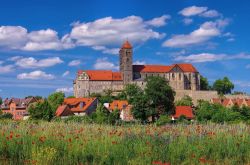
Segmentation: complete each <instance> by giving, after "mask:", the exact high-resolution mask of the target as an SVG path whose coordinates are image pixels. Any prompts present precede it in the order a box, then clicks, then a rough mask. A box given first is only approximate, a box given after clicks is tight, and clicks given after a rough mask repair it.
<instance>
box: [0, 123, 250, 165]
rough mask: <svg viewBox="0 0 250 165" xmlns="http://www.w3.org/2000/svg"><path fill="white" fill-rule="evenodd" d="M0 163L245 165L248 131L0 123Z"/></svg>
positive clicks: (238, 128)
mask: <svg viewBox="0 0 250 165" xmlns="http://www.w3.org/2000/svg"><path fill="white" fill-rule="evenodd" d="M0 134H1V136H0V142H1V143H0V164H42V165H46V164H52V165H55V164H67V165H69V164H72V165H73V164H76V165H80V164H84V165H86V164H124V165H125V164H136V165H137V164H155V165H164V164H165V165H168V164H177V165H179V164H237V165H238V164H249V163H250V126H247V125H243V124H242V125H241V124H238V125H215V124H208V125H196V124H193V125H167V126H162V127H156V126H152V125H147V126H141V125H134V126H117V127H115V126H107V125H91V124H83V123H69V124H65V123H62V122H51V123H48V122H39V123H31V122H20V123H17V122H11V121H9V122H1V124H0Z"/></svg>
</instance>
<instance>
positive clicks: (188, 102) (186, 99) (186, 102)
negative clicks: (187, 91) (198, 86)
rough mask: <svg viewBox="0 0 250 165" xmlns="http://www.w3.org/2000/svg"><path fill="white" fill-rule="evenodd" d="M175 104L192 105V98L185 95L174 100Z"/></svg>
mask: <svg viewBox="0 0 250 165" xmlns="http://www.w3.org/2000/svg"><path fill="white" fill-rule="evenodd" d="M175 105H176V106H192V105H193V100H192V97H190V96H187V95H185V96H184V97H183V98H181V100H178V101H176V102H175Z"/></svg>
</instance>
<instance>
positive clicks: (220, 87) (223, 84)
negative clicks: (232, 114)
mask: <svg viewBox="0 0 250 165" xmlns="http://www.w3.org/2000/svg"><path fill="white" fill-rule="evenodd" d="M213 89H215V90H216V91H217V92H218V94H220V95H224V94H229V93H231V92H232V90H233V89H234V84H233V83H232V82H231V81H230V80H229V79H228V78H227V77H224V78H223V79H218V80H216V81H215V82H214V84H213Z"/></svg>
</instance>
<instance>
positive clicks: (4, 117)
mask: <svg viewBox="0 0 250 165" xmlns="http://www.w3.org/2000/svg"><path fill="white" fill-rule="evenodd" d="M12 117H13V115H12V114H11V113H4V114H2V115H0V119H12Z"/></svg>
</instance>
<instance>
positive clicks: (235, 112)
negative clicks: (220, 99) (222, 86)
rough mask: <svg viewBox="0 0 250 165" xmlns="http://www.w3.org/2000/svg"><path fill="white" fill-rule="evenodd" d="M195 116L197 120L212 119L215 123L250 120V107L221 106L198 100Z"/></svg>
mask: <svg viewBox="0 0 250 165" xmlns="http://www.w3.org/2000/svg"><path fill="white" fill-rule="evenodd" d="M196 118H197V120H198V121H212V122H215V123H224V122H240V121H249V120H250V108H249V107H245V106H243V107H241V108H240V107H238V106H237V105H234V106H233V107H231V108H226V107H223V106H222V105H220V104H212V103H209V102H207V101H200V102H199V104H198V106H197V107H196Z"/></svg>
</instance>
